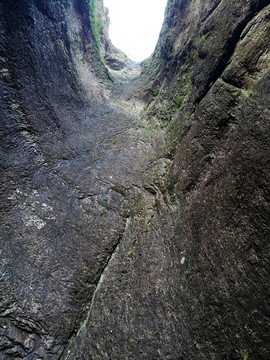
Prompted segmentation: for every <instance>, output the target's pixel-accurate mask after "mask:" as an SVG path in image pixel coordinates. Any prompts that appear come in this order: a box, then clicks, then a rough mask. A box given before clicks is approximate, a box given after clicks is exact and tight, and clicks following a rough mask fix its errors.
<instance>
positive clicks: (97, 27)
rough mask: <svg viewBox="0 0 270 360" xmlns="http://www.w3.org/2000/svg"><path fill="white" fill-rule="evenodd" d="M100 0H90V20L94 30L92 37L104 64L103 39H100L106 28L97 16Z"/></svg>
mask: <svg viewBox="0 0 270 360" xmlns="http://www.w3.org/2000/svg"><path fill="white" fill-rule="evenodd" d="M98 1H99V0H90V1H89V20H90V24H91V29H92V35H93V38H94V41H95V43H96V46H97V53H98V56H99V57H100V59H101V60H102V62H104V59H103V55H102V53H101V40H100V39H101V38H100V32H101V30H102V29H103V28H104V26H103V24H102V22H101V20H100V19H99V18H98V16H97V2H98Z"/></svg>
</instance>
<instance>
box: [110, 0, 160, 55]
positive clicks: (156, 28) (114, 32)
mask: <svg viewBox="0 0 270 360" xmlns="http://www.w3.org/2000/svg"><path fill="white" fill-rule="evenodd" d="M103 2H104V5H105V7H107V8H108V9H109V16H110V21H111V22H110V29H109V36H110V39H111V41H112V43H113V44H114V45H115V46H116V47H117V48H118V49H120V50H122V51H123V52H124V53H125V54H126V55H127V56H128V57H129V58H130V59H131V60H134V61H142V60H144V59H146V58H148V57H149V56H150V55H151V54H152V53H153V51H154V49H155V46H156V43H157V40H158V36H159V32H160V30H161V26H162V23H163V19H164V12H165V7H166V4H167V0H103Z"/></svg>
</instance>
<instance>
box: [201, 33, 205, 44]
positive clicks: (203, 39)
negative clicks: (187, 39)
mask: <svg viewBox="0 0 270 360" xmlns="http://www.w3.org/2000/svg"><path fill="white" fill-rule="evenodd" d="M201 39H202V41H203V42H204V43H206V37H205V35H204V34H202V36H201Z"/></svg>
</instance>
